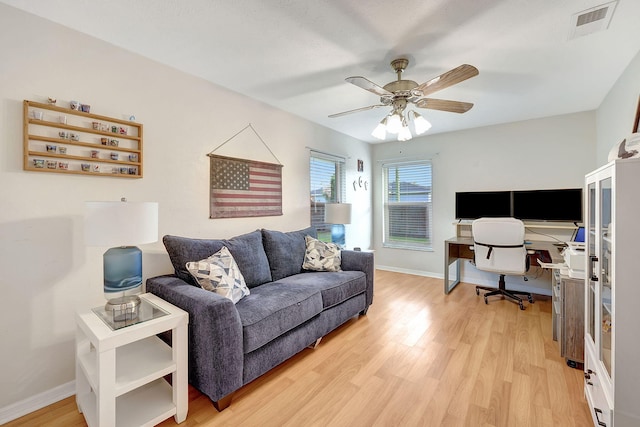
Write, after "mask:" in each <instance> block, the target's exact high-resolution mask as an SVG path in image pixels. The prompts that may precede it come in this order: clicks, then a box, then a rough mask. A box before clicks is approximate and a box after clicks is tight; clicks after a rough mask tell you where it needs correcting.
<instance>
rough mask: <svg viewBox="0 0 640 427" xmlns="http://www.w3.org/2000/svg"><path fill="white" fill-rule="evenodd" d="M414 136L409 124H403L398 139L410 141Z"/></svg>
mask: <svg viewBox="0 0 640 427" xmlns="http://www.w3.org/2000/svg"><path fill="white" fill-rule="evenodd" d="M411 138H412V136H411V131H410V130H409V126H402V128H401V129H400V131H399V132H398V141H408V140H410V139H411Z"/></svg>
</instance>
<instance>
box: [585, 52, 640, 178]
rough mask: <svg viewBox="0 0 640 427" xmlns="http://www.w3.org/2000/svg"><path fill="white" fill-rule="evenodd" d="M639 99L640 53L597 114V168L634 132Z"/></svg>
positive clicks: (612, 89) (619, 79)
mask: <svg viewBox="0 0 640 427" xmlns="http://www.w3.org/2000/svg"><path fill="white" fill-rule="evenodd" d="M639 97H640V52H639V53H638V54H637V55H636V56H635V58H634V59H633V60H632V61H631V63H630V64H629V66H628V67H627V68H626V70H625V71H624V73H622V75H621V76H620V77H619V78H618V80H617V81H616V83H615V84H614V86H613V88H611V90H610V91H609V93H608V94H607V96H606V97H605V99H604V101H602V104H600V107H599V108H598V111H597V115H596V123H597V132H598V154H597V158H598V166H602V165H604V164H606V163H607V156H608V154H609V150H611V147H613V146H614V145H617V144H618V143H620V141H622V140H623V139H624V138H626V137H627V136H629V134H631V132H632V130H633V121H634V119H635V117H636V108H637V107H638V98H639Z"/></svg>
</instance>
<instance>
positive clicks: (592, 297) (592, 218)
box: [586, 183, 598, 345]
mask: <svg viewBox="0 0 640 427" xmlns="http://www.w3.org/2000/svg"><path fill="white" fill-rule="evenodd" d="M587 209H588V210H587V215H588V223H587V236H586V239H587V244H588V248H587V251H588V253H587V257H588V258H587V260H588V261H589V266H590V270H591V269H593V268H594V264H595V263H594V259H595V258H596V257H597V254H596V184H595V183H590V184H589V185H588V186H587ZM595 274H597V273H596V272H594V271H590V272H589V277H588V278H587V279H588V285H589V288H588V292H587V319H586V320H587V334H588V336H589V338H590V339H591V340H592V341H594V340H595V339H596V335H595V331H596V327H595V325H596V316H595V315H596V285H597V284H598V282H597V281H595V280H592V278H593V276H594V275H595ZM594 345H595V342H594Z"/></svg>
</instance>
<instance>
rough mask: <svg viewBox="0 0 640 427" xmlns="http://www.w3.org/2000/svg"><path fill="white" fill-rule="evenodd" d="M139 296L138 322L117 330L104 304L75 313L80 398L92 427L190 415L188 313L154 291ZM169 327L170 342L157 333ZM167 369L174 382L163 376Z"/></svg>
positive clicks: (178, 419)
mask: <svg viewBox="0 0 640 427" xmlns="http://www.w3.org/2000/svg"><path fill="white" fill-rule="evenodd" d="M140 298H141V299H142V304H141V306H140V309H139V312H140V314H139V316H138V321H139V323H135V324H130V325H129V326H126V327H121V328H119V329H116V328H117V327H118V326H121V325H118V324H115V326H114V324H113V323H112V324H109V323H111V322H108V321H107V320H105V316H104V310H102V312H101V310H100V308H97V309H94V310H86V311H81V312H78V313H77V314H76V325H77V328H76V403H77V405H78V410H79V411H80V412H81V413H83V414H84V417H85V419H86V421H87V424H88V425H89V427H112V426H118V427H120V426H154V425H156V424H158V423H160V422H161V421H163V420H165V419H167V418H169V417H171V416H173V417H174V418H175V420H176V422H177V423H181V422H182V421H184V420H185V419H186V418H187V409H188V404H189V402H188V389H187V351H188V350H187V324H188V322H189V315H188V314H187V312H185V311H183V310H181V309H179V308H178V307H175V306H173V305H171V304H169V303H168V302H166V301H163V300H162V299H160V298H158V297H157V296H155V295H153V294H149V293H147V294H143V295H140ZM118 323H121V322H118ZM165 331H171V333H172V346H171V347H170V346H168V345H167V344H165V343H164V342H163V341H162V340H160V339H159V338H158V337H156V334H159V333H161V332H165ZM169 374H171V375H172V380H171V384H169V383H168V382H166V381H165V380H164V379H163V377H164V376H165V375H169Z"/></svg>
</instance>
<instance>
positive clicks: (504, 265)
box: [471, 218, 533, 310]
mask: <svg viewBox="0 0 640 427" xmlns="http://www.w3.org/2000/svg"><path fill="white" fill-rule="evenodd" d="M471 232H472V234H473V250H474V253H475V256H474V258H475V264H476V268H477V269H478V270H483V271H489V272H494V273H498V274H499V275H500V279H499V280H498V288H497V289H496V288H487V287H483V286H476V295H480V290H481V289H482V290H485V291H489V292H487V293H485V294H484V302H485V304H488V303H489V302H488V300H487V297H490V296H493V295H501V296H502V297H507V298H509V299H511V300H513V301H514V302H517V303H518V305H519V306H520V310H524V305H523V304H522V298H520V297H518V296H517V295H525V296H526V297H527V299H528V300H529V302H530V303H533V298H532V297H531V294H530V293H529V292H521V291H508V290H506V289H505V283H504V276H505V275H514V276H524V274H525V273H526V272H527V270H528V260H527V249H526V248H525V246H524V223H523V222H522V221H520V220H519V219H515V218H480V219H476V220H475V221H473V223H472V224H471Z"/></svg>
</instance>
